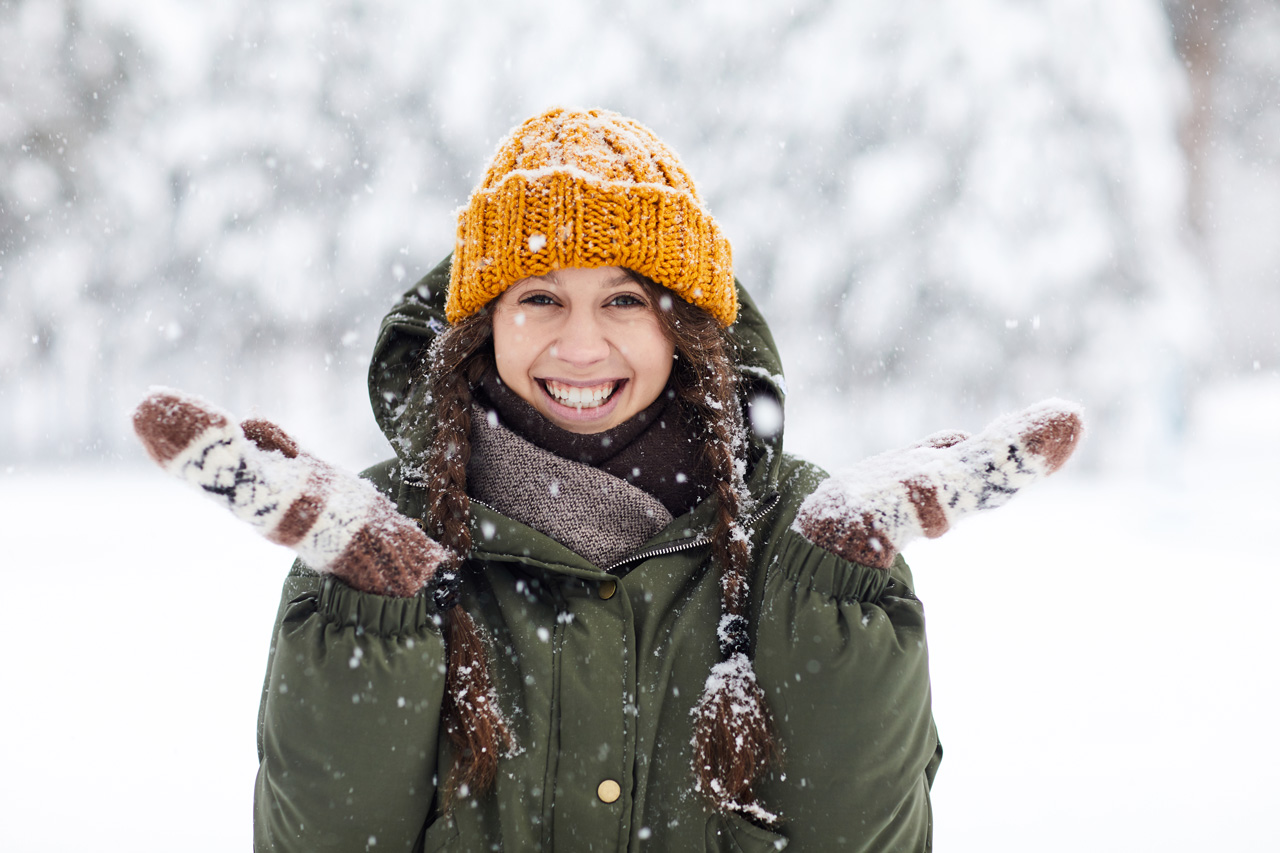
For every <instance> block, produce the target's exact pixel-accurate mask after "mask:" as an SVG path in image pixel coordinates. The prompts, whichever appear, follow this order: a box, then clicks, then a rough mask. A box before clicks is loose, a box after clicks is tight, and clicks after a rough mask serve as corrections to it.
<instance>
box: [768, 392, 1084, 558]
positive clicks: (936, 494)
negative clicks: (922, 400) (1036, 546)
mask: <svg viewBox="0 0 1280 853" xmlns="http://www.w3.org/2000/svg"><path fill="white" fill-rule="evenodd" d="M1082 432H1083V420H1082V418H1081V409H1080V407H1079V406H1077V405H1076V404H1074V403H1069V402H1066V401H1065V400H1046V401H1044V402H1042V403H1037V404H1036V405H1034V406H1030V407H1029V408H1026V409H1023V410H1022V411H1021V412H1016V413H1014V414H1011V415H1005V416H1004V417H1002V418H999V419H998V420H996V421H995V422H994V423H992V424H991V425H990V426H988V427H987V428H986V429H984V430H983V431H982V432H980V433H978V434H977V435H975V436H972V437H968V436H966V435H965V434H964V433H960V432H948V433H937V434H935V435H932V436H930V437H929V438H927V439H925V440H924V441H923V442H921V443H920V444H917V445H914V446H912V447H907V448H903V449H901V450H891V451H889V452H887V453H882V454H880V455H879V456H873V457H871V458H870V459H867V460H864V461H863V462H860V463H858V464H857V465H855V466H854V467H853V468H852V469H850V470H848V471H846V472H844V473H842V474H837V475H835V476H833V477H828V478H827V479H826V480H823V481H822V483H820V484H819V486H818V488H817V489H816V490H814V492H813V494H811V495H810V496H809V497H808V498H806V499H805V501H804V503H803V504H801V506H800V511H799V512H798V513H797V515H796V520H795V522H794V524H793V525H792V529H794V530H796V531H797V532H798V533H800V534H801V535H802V536H804V537H805V538H806V539H808V540H809V541H810V542H813V543H814V544H815V545H819V546H821V547H823V548H825V549H827V550H828V551H831V552H832V553H834V554H837V555H839V556H841V557H844V558H845V559H846V560H850V561H852V562H855V563H862V564H863V565H867V566H872V567H874V568H879V569H887V568H889V567H890V566H891V565H893V561H894V558H895V557H896V556H897V554H898V552H899V551H901V550H902V549H903V548H905V547H906V546H907V544H908V543H909V542H911V541H912V540H914V539H916V538H918V537H919V536H922V535H923V536H927V537H929V538H930V539H932V538H935V537H938V536H941V535H942V534H943V533H946V532H947V530H949V529H950V528H951V525H952V524H954V523H955V522H957V521H959V520H960V519H961V518H963V517H964V516H966V515H968V514H970V513H973V512H978V511H980V510H984V509H993V508H995V507H998V506H1001V505H1002V504H1004V503H1006V502H1008V500H1009V499H1010V498H1012V497H1013V496H1014V495H1015V494H1017V493H1018V491H1019V490H1021V489H1023V488H1025V487H1026V486H1029V485H1031V484H1032V483H1034V482H1035V481H1036V480H1038V479H1040V478H1041V477H1046V476H1048V475H1049V474H1052V473H1053V472H1055V471H1057V470H1058V469H1059V468H1061V467H1062V465H1063V463H1065V462H1066V461H1067V458H1068V457H1070V456H1071V453H1072V452H1073V451H1074V450H1075V448H1076V444H1077V443H1078V442H1079V440H1080V436H1081V434H1082Z"/></svg>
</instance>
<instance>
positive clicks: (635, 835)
mask: <svg viewBox="0 0 1280 853" xmlns="http://www.w3.org/2000/svg"><path fill="white" fill-rule="evenodd" d="M447 282H448V263H447V261H446V262H445V263H442V264H441V265H440V266H439V267H437V268H436V269H435V270H433V271H432V272H431V273H429V274H428V275H427V276H426V277H425V278H424V279H423V280H422V281H420V282H419V283H418V284H417V285H415V286H414V288H412V289H411V290H410V291H409V292H408V293H406V294H405V297H404V299H403V300H402V301H401V302H400V303H399V304H398V305H397V306H396V307H395V308H394V309H393V310H392V311H391V313H390V314H388V316H387V317H386V318H385V319H384V321H383V324H382V330H381V334H380V336H379V339H378V344H377V348H376V350H375V353H374V358H373V363H372V366H371V368H370V374H369V387H370V395H371V399H372V402H373V408H374V411H375V414H376V416H377V418H378V421H379V423H380V425H381V426H382V429H383V431H384V432H385V433H386V434H387V436H388V438H389V439H390V441H391V443H392V446H393V447H395V448H396V451H397V458H396V459H394V460H392V461H389V462H386V463H383V464H381V465H379V466H376V467H375V468H373V469H370V470H369V471H368V472H366V474H365V476H367V477H368V478H369V479H370V480H372V481H373V482H374V484H375V485H376V486H377V487H378V488H379V489H381V490H382V491H383V492H384V493H385V494H387V495H388V496H389V497H390V498H392V499H393V500H394V501H395V502H396V504H397V506H398V507H399V508H400V510H401V511H402V512H403V513H405V514H406V515H408V516H410V517H415V518H420V517H421V516H422V514H423V509H424V504H425V494H424V493H423V491H422V490H421V489H420V488H418V487H416V486H413V485H410V484H408V483H406V482H405V480H404V479H403V478H402V477H401V471H402V470H403V469H404V468H405V467H410V469H411V470H412V466H414V465H416V464H417V461H418V459H419V456H418V454H420V453H421V452H422V448H423V447H424V442H425V440H426V438H427V436H426V435H425V428H424V425H423V424H422V422H421V421H422V419H421V418H420V413H421V411H422V406H421V404H422V401H421V399H419V398H416V397H415V396H414V394H415V389H414V388H413V387H412V386H411V384H410V382H409V371H410V367H411V365H412V364H413V363H414V361H415V359H416V358H417V357H419V356H420V354H421V352H422V351H423V347H425V346H426V345H428V344H429V342H430V341H431V339H432V338H433V337H434V335H435V333H436V332H438V331H440V330H441V329H442V328H444V325H443V324H444V320H443V311H442V308H443V301H444V291H445V287H446V284H447ZM739 295H740V298H741V301H742V310H741V314H740V316H739V319H738V322H737V324H736V325H735V326H734V328H733V333H734V336H735V338H736V341H737V343H738V344H739V350H740V356H739V361H740V369H741V372H742V376H743V378H744V380H745V381H744V383H743V388H744V401H745V400H749V399H751V398H753V397H754V396H756V395H761V394H763V395H769V396H772V397H773V398H775V399H776V401H777V402H778V403H779V404H781V402H782V399H783V395H784V385H783V381H782V370H781V365H780V363H779V360H778V356H777V352H776V349H775V347H774V344H773V340H772V336H771V334H770V332H769V330H768V328H767V326H766V325H765V323H764V321H763V319H762V318H761V316H760V314H759V312H758V311H757V310H756V308H755V305H754V304H753V303H752V302H751V300H750V298H749V297H747V295H746V294H745V292H743V291H741V289H739ZM781 446H782V435H781V432H780V431H779V432H778V433H777V434H776V435H773V436H771V437H767V438H764V437H760V436H755V437H753V440H752V444H751V449H750V469H749V472H748V487H749V489H750V491H751V493H752V495H753V496H754V498H755V501H756V505H757V510H756V513H755V515H754V516H753V521H752V523H751V525H750V530H751V535H752V557H753V561H754V567H755V568H754V577H753V578H752V586H751V596H752V597H751V602H752V606H751V610H750V613H751V632H752V636H753V638H754V649H755V671H756V674H757V677H758V679H759V682H760V684H761V686H762V687H763V689H764V692H765V695H766V696H767V697H768V703H769V707H770V709H771V711H772V713H773V716H774V719H775V721H776V724H777V731H778V736H779V740H780V742H781V745H782V748H783V750H784V755H783V759H782V761H781V762H780V763H778V765H777V766H775V767H773V768H772V769H771V771H770V772H769V773H768V775H767V778H766V779H765V781H764V782H763V784H762V785H761V786H760V790H759V796H760V801H761V802H762V803H763V804H764V805H765V806H766V807H768V808H769V809H771V810H773V811H776V812H778V813H780V814H781V816H782V823H781V825H780V827H779V828H778V829H777V830H776V831H770V830H766V829H762V828H760V827H758V826H756V825H754V824H752V823H751V822H749V821H748V820H746V819H744V818H743V817H741V816H740V815H737V814H730V815H724V814H717V813H715V812H713V811H711V810H710V809H709V808H708V807H707V806H706V804H705V803H704V801H703V799H702V798H701V797H700V796H699V795H698V794H696V793H695V792H694V790H693V786H694V777H693V772H692V770H691V768H690V758H691V754H692V748H691V739H692V737H693V724H694V718H693V717H692V715H691V713H690V712H691V710H692V709H693V707H694V705H695V704H696V703H697V701H698V697H699V696H700V695H701V693H702V691H703V687H704V685H705V683H706V679H707V676H708V674H709V673H710V670H711V667H712V666H713V665H714V664H715V663H717V662H718V660H719V652H718V643H717V638H716V626H717V623H718V621H719V619H720V599H721V594H720V586H719V578H718V573H717V572H715V571H713V570H712V569H711V567H710V565H709V561H710V557H709V548H708V546H707V545H706V544H705V541H704V534H706V533H708V532H709V531H710V528H711V526H712V520H713V512H714V509H715V507H714V500H715V499H714V498H711V499H708V500H707V501H704V502H703V504H702V505H700V506H699V507H697V508H696V509H695V510H694V511H693V512H691V513H689V514H687V515H684V516H681V517H679V518H677V519H675V520H674V521H673V522H672V523H671V524H670V525H669V526H668V527H667V528H666V529H664V530H663V531H662V532H660V533H659V534H658V535H657V536H655V537H654V538H653V539H652V540H651V541H650V542H649V543H647V544H646V545H645V546H644V547H643V548H642V549H641V550H640V551H639V552H637V553H636V554H635V555H634V556H633V558H632V559H631V560H630V561H629V562H628V563H627V565H626V566H624V567H621V568H620V569H615V571H613V572H612V573H610V572H606V571H604V570H603V569H602V568H601V567H599V566H595V565H592V564H591V563H589V562H588V561H587V560H586V559H584V558H583V557H581V556H579V555H578V554H576V553H574V552H573V551H570V550H569V549H568V548H566V547H565V546H563V545H561V544H560V543H558V542H556V541H554V540H552V539H550V538H549V537H547V536H545V535H543V534H541V533H539V532H537V531H535V530H533V529H531V528H529V527H527V526H525V525H523V524H521V523H519V522H516V521H513V520H512V519H510V518H507V517H505V516H503V515H500V514H498V513H496V512H494V511H492V510H490V509H488V508H486V507H484V506H481V505H479V504H476V503H473V504H472V525H473V531H474V540H475V549H474V553H473V555H472V559H471V560H470V562H469V563H468V564H467V567H466V571H465V574H464V577H465V580H464V583H463V588H462V603H463V606H464V607H466V608H467V610H468V611H469V612H470V613H471V615H472V616H473V617H474V618H475V620H476V622H477V623H478V624H479V625H481V626H482V627H483V629H484V630H485V632H486V633H487V635H488V639H489V643H490V646H489V648H490V668H491V672H492V676H493V679H494V682H495V685H496V688H497V692H498V695H499V698H500V701H501V705H502V709H503V711H504V712H505V713H506V715H507V716H508V718H509V720H510V721H511V723H512V725H513V728H514V731H515V734H516V737H517V739H518V741H519V751H518V754H516V755H513V756H510V757H505V758H503V759H502V761H501V762H500V769H499V775H498V779H497V782H496V783H495V787H494V790H493V791H492V792H490V793H489V794H487V795H485V796H482V797H470V796H466V795H464V796H460V797H459V798H458V799H457V800H456V801H455V803H454V806H453V809H452V812H451V813H450V814H449V815H448V816H442V815H441V802H440V797H439V790H440V788H441V787H442V784H443V781H444V780H445V779H446V778H447V776H448V772H449V768H450V767H451V766H452V764H453V755H452V751H451V745H450V743H449V739H448V737H447V736H446V735H445V733H444V731H443V730H442V727H441V721H440V707H441V700H442V695H443V690H444V684H445V678H444V672H445V667H444V660H443V657H442V652H443V641H442V639H441V636H440V633H439V630H438V628H437V626H436V625H435V622H434V620H433V616H434V615H435V611H434V607H433V604H432V602H431V599H430V596H429V595H420V596H418V597H415V598H408V599H396V598H388V597H383V596H379V595H374V594H370V593H364V592H359V591H356V590H354V589H352V588H350V587H348V586H346V585H345V584H343V583H342V582H341V581H339V580H336V579H334V578H332V577H322V576H320V575H317V574H316V573H314V572H311V571H310V570H308V569H306V568H305V567H303V566H300V565H295V567H294V569H293V570H292V571H291V572H290V574H289V576H288V578H287V579H286V581H285V584H284V591H283V594H282V596H281V603H280V610H279V615H278V617H277V620H276V626H275V633H274V637H273V642H272V645H271V650H270V657H269V661H268V666H267V677H266V684H265V686H264V690H263V696H262V707H261V712H260V715H259V733H258V753H259V759H260V769H259V772H258V780H257V790H256V796H255V828H254V838H255V849H257V850H258V851H267V850H271V851H299V853H302V852H303V851H306V852H307V853H312V851H320V850H342V851H354V850H370V851H376V853H383V851H410V850H414V851H418V850H421V851H428V853H430V851H437V850H459V851H486V850H505V851H525V850H547V851H552V850H555V851H613V850H632V851H635V850H654V851H685V850H688V851H704V850H713V851H715V850H726V851H728V850H733V851H765V850H778V849H782V848H783V847H784V846H785V847H788V849H791V850H800V851H829V850H849V851H919V850H928V849H929V848H930V844H931V834H932V826H931V813H930V806H929V786H930V784H931V783H932V781H933V775H934V773H935V771H936V769H937V766H938V762H939V761H940V760H941V755H942V750H941V747H940V746H939V744H938V738H937V734H936V730H935V728H934V723H933V717H932V714H931V711H930V700H929V674H928V655H927V650H926V645H925V631H924V613H923V610H922V608H921V605H920V602H919V600H918V599H917V598H916V597H915V595H914V593H913V584H912V579H911V575H910V573H909V571H908V569H907V567H906V564H905V563H904V562H903V561H902V560H901V558H899V560H898V562H897V564H896V565H895V567H894V568H893V569H892V571H889V572H884V571H879V570H876V569H871V568H868V567H865V566H862V565H858V564H854V563H850V562H847V561H845V560H843V559H840V558H839V557H836V556H835V555H833V554H831V553H828V552H827V551H824V550H822V549H821V548H818V547H817V546H815V545H813V544H811V543H810V542H808V541H807V540H805V539H804V538H803V537H801V536H800V535H799V534H798V533H796V532H795V531H793V530H792V529H791V523H792V520H793V518H794V516H795V513H796V511H797V509H798V508H799V506H800V503H801V501H802V500H803V499H804V498H805V496H806V495H808V494H809V493H810V491H812V490H813V488H814V487H815V486H816V485H817V484H818V483H819V482H820V481H821V480H822V478H823V477H824V476H825V475H824V473H823V472H822V471H821V470H819V469H818V468H816V467H814V466H813V465H810V464H807V463H804V462H801V461H798V460H796V459H794V458H792V457H790V456H788V455H786V454H784V453H782V451H781ZM607 782H616V783H617V786H618V787H619V788H620V791H621V794H620V796H618V797H617V798H616V799H615V800H613V801H612V802H606V801H605V799H607V798H608V797H607V796H606V797H605V798H602V796H601V794H600V790H601V785H602V783H607ZM608 787H610V786H606V791H607V789H608Z"/></svg>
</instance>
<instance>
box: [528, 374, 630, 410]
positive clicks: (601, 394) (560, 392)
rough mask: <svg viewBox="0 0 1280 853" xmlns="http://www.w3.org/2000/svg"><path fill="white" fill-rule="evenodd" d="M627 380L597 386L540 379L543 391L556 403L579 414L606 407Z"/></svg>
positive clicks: (616, 380)
mask: <svg viewBox="0 0 1280 853" xmlns="http://www.w3.org/2000/svg"><path fill="white" fill-rule="evenodd" d="M626 382H627V380H625V379H611V380H609V381H607V382H600V383H597V384H595V385H570V384H568V383H565V382H559V381H557V380H555V379H539V380H538V383H539V384H540V385H542V390H544V391H546V392H547V396H548V397H550V398H551V399H552V400H553V401H554V402H556V403H559V404H560V405H561V406H565V407H566V408H570V409H576V410H577V411H578V412H579V413H581V412H583V411H584V410H587V409H598V408H600V407H601V406H605V405H607V404H608V403H609V401H610V400H612V399H613V397H614V395H615V394H617V393H618V391H619V389H621V388H622V386H623V385H625V384H626Z"/></svg>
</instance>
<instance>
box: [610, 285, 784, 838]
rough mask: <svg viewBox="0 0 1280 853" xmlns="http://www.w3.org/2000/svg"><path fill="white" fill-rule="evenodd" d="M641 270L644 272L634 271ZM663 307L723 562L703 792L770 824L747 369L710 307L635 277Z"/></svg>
mask: <svg viewBox="0 0 1280 853" xmlns="http://www.w3.org/2000/svg"><path fill="white" fill-rule="evenodd" d="M633 275H635V274H634V273H633ZM635 277H636V279H637V280H638V281H640V283H641V284H643V285H645V287H646V289H648V290H649V291H650V295H651V296H652V297H654V301H655V304H657V305H660V306H661V307H662V309H663V310H661V311H659V312H658V317H659V319H660V321H661V322H662V324H663V327H664V329H665V330H666V331H667V334H668V336H669V337H670V338H671V339H672V340H673V341H674V342H675V348H676V365H675V368H674V369H673V371H672V388H673V390H674V391H675V394H676V399H677V400H679V401H680V404H681V406H682V407H683V409H684V411H685V413H686V415H687V416H688V419H689V422H690V423H693V424H695V425H697V428H698V429H700V430H701V433H702V434H701V435H700V436H698V437H699V438H700V439H701V440H702V446H703V455H704V458H705V459H706V462H707V465H708V467H709V468H710V470H711V476H712V480H713V482H714V488H715V496H716V498H717V504H718V506H717V509H716V522H715V528H714V529H713V531H712V534H711V557H712V561H713V563H714V564H715V565H717V566H719V568H720V586H721V611H720V613H721V618H720V625H719V627H718V630H717V636H718V638H719V642H720V658H721V662H720V663H719V664H717V665H716V667H714V668H713V670H712V674H711V677H710V678H709V679H708V682H707V684H708V686H707V690H706V691H705V692H704V693H703V696H702V698H701V700H700V701H699V703H698V706H697V707H696V708H695V709H694V716H695V718H696V723H695V728H694V737H693V749H694V756H693V766H694V772H695V774H696V778H697V783H696V784H697V788H698V790H699V791H700V792H702V793H703V794H705V795H706V796H707V797H709V798H710V799H711V800H712V801H713V802H714V803H715V805H716V806H717V807H718V808H720V809H723V810H735V811H742V812H746V813H748V814H750V815H751V816H752V817H755V818H756V819H758V820H760V821H762V822H764V823H773V822H775V821H776V820H777V816H776V815H774V814H772V813H770V812H768V811H767V810H766V809H764V808H762V807H761V806H760V805H759V804H758V803H757V802H756V798H755V793H754V790H753V789H754V786H755V783H756V781H757V780H758V779H759V777H760V775H761V774H762V773H763V772H764V770H765V768H766V767H767V766H768V765H769V763H770V762H772V761H773V760H774V759H775V758H776V757H777V756H778V754H779V748H778V741H777V738H776V737H775V735H774V724H773V717H772V715H771V714H770V713H769V707H768V704H767V703H766V701H765V695H764V691H763V690H762V689H761V688H760V685H759V684H758V683H757V681H756V677H755V671H754V669H753V667H752V664H751V655H750V651H751V649H750V636H749V634H748V631H747V625H748V623H747V603H748V577H749V572H750V563H751V550H750V546H749V543H748V539H747V532H746V530H745V529H744V528H743V527H742V525H741V523H740V520H741V519H742V517H743V516H744V515H745V514H746V512H747V511H748V507H747V506H745V503H746V501H748V500H749V497H748V495H747V489H746V482H745V474H746V462H745V458H746V438H745V434H744V423H743V416H742V407H741V403H740V402H739V400H738V373H737V370H736V369H735V367H734V362H733V359H732V357H731V355H732V352H733V343H732V341H731V339H730V338H729V335H728V332H727V331H726V330H725V329H723V328H722V327H721V326H720V325H719V324H718V323H717V322H716V321H715V320H714V319H713V318H712V317H711V315H709V314H707V313H706V312H705V311H702V310H701V309H698V308H696V307H694V306H692V305H690V304H689V303H687V302H685V301H684V300H683V299H679V298H672V297H671V295H670V293H669V291H666V290H665V289H663V288H662V287H661V286H660V285H658V284H656V283H654V282H652V281H651V280H649V279H646V278H644V277H643V276H638V275H635Z"/></svg>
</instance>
